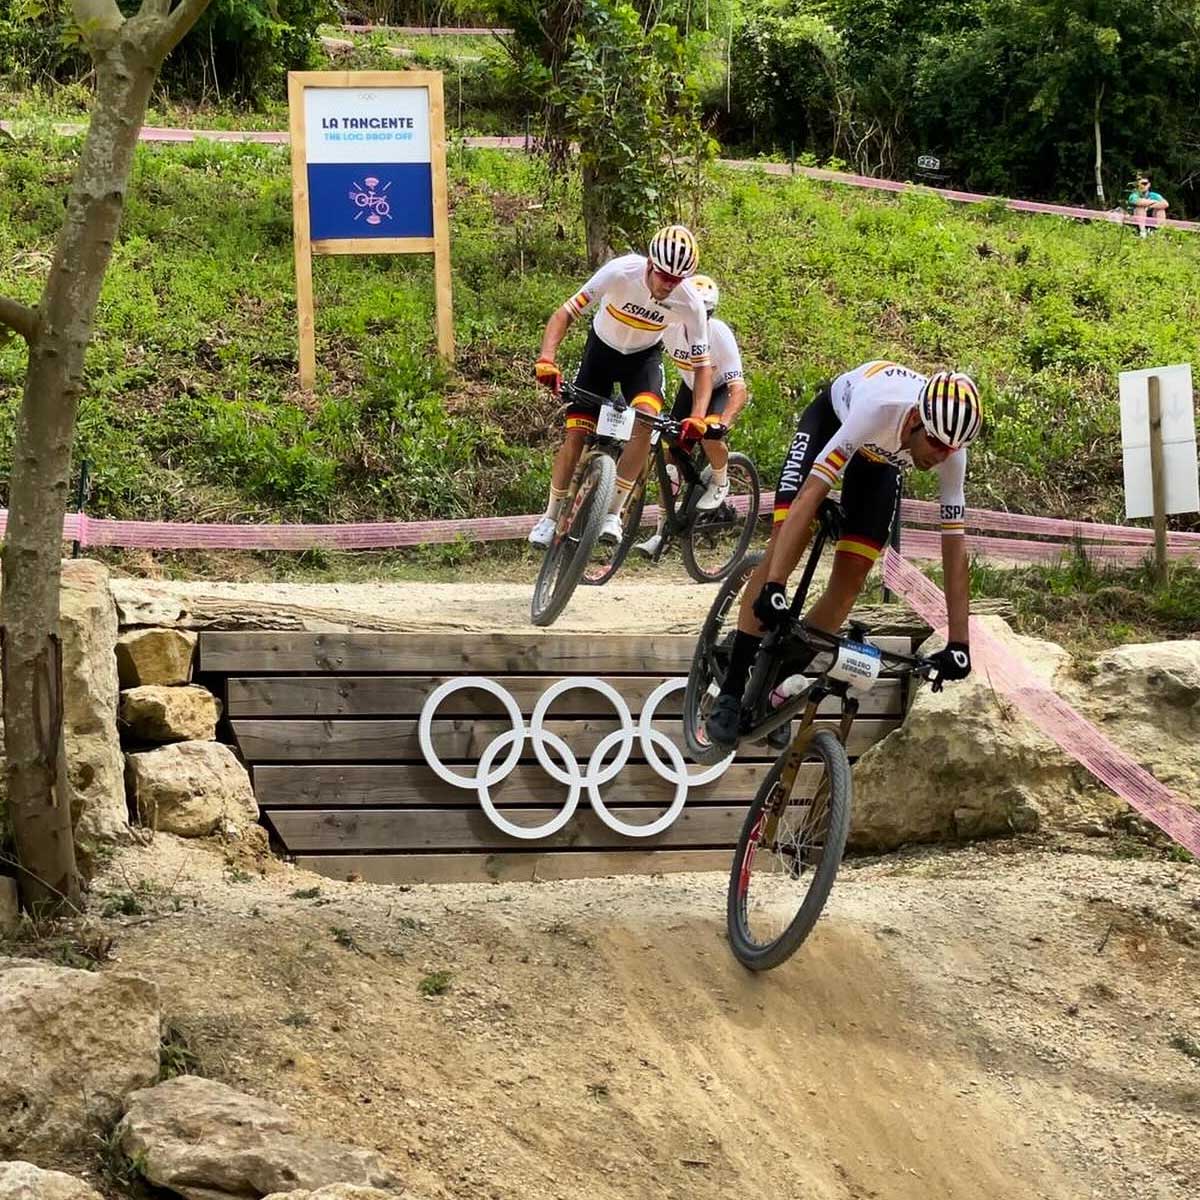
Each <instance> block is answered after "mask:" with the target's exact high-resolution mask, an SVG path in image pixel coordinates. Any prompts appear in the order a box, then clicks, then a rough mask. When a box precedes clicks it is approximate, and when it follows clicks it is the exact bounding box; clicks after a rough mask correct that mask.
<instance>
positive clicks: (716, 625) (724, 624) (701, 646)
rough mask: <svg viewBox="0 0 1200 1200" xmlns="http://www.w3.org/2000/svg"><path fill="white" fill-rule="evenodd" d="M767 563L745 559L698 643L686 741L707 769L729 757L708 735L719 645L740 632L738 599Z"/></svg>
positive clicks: (757, 556) (686, 708)
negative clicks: (706, 728) (708, 706)
mask: <svg viewBox="0 0 1200 1200" xmlns="http://www.w3.org/2000/svg"><path fill="white" fill-rule="evenodd" d="M762 560H763V551H761V550H760V551H757V552H756V553H754V554H747V555H745V556H744V557H743V558H742V559H741V561H740V562H739V563H737V564H736V565H735V567H734V569H733V570H732V571H731V572H730V573H729V574H728V575H727V576H726V577H725V579H724V580H723V581H722V583H721V586H720V587H719V588H718V589H717V594H716V596H715V598H714V599H713V602H712V604H711V605H710V607H709V610H708V615H707V616H706V617H705V618H704V624H703V626H701V629H700V636H699V637H698V638H697V639H696V649H695V651H694V652H693V654H692V665H691V668H690V669H689V671H688V680H687V688H686V690H685V691H684V695H683V741H684V744H685V745H686V746H687V752H688V755H689V756H690V757H691V758H692V759H694V760H695V761H696V762H698V763H702V764H703V765H704V766H710V767H711V766H715V765H716V764H717V763H718V762H720V761H721V759H723V758H724V757H725V756H726V755H727V754H728V753H729V751H728V750H722V749H720V748H719V747H716V746H714V745H713V744H712V742H710V741H709V740H708V735H707V734H706V733H705V732H704V722H705V720H706V719H707V716H708V714H707V712H706V711H705V700H706V698H707V697H708V689H709V685H710V684H711V683H713V682H716V683H718V684H719V683H720V682H721V680H722V679H723V678H724V672H723V671H717V670H716V669H715V667H714V652H715V650H716V648H717V645H718V643H720V642H721V641H723V640H724V639H725V638H726V637H727V636H728V635H732V633H733V631H734V630H735V629H736V628H737V609H738V596H739V594H740V593H741V590H742V588H744V587H745V586H746V581H747V580H748V579H749V578H750V576H751V575H753V574H754V571H755V569H756V568H757V567H758V564H759V563H760V562H762Z"/></svg>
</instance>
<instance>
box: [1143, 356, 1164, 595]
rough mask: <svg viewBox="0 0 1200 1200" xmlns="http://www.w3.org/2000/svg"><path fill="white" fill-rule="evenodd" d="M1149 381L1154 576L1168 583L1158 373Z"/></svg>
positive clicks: (1160, 583) (1160, 582)
mask: <svg viewBox="0 0 1200 1200" xmlns="http://www.w3.org/2000/svg"><path fill="white" fill-rule="evenodd" d="M1146 382H1147V390H1148V400H1149V409H1150V413H1149V416H1150V494H1151V499H1152V503H1153V505H1154V578H1155V580H1156V581H1157V582H1158V584H1159V585H1160V586H1161V585H1162V584H1165V583H1166V582H1167V477H1166V474H1165V468H1164V467H1163V433H1162V393H1161V389H1160V385H1159V381H1158V376H1157V375H1151V376H1150V378H1149V379H1148V380H1147V381H1146Z"/></svg>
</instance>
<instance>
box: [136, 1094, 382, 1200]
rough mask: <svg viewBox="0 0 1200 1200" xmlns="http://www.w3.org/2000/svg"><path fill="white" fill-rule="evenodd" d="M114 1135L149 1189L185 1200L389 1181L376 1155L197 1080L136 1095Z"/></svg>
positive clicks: (260, 1103) (254, 1099)
mask: <svg viewBox="0 0 1200 1200" xmlns="http://www.w3.org/2000/svg"><path fill="white" fill-rule="evenodd" d="M117 1136H118V1138H119V1139H120V1145H121V1149H122V1150H123V1151H124V1153H125V1154H126V1155H127V1156H128V1157H130V1158H135V1157H136V1158H137V1160H138V1161H139V1163H140V1164H141V1170H142V1174H143V1175H144V1176H145V1177H146V1178H147V1179H148V1180H149V1181H150V1182H151V1183H153V1184H155V1185H157V1186H158V1187H165V1188H170V1189H171V1190H172V1191H174V1192H178V1193H179V1195H181V1196H183V1197H185V1200H231V1198H232V1197H243V1196H261V1195H264V1194H267V1193H271V1192H283V1193H285V1194H286V1193H288V1192H293V1191H301V1192H303V1190H304V1189H309V1190H310V1191H312V1190H315V1189H322V1188H325V1187H326V1186H327V1185H330V1184H334V1183H342V1184H345V1183H346V1182H352V1183H357V1184H360V1185H363V1186H367V1187H377V1188H380V1187H383V1188H385V1187H389V1186H391V1185H392V1184H393V1183H394V1182H395V1180H394V1178H393V1176H392V1175H391V1173H390V1172H389V1171H388V1170H387V1168H386V1167H385V1166H384V1164H383V1161H382V1160H381V1159H380V1157H379V1155H378V1154H376V1153H375V1151H373V1150H361V1149H358V1148H357V1147H353V1146H346V1145H343V1144H341V1143H339V1142H333V1141H330V1140H328V1139H326V1138H322V1137H317V1136H315V1135H313V1134H311V1133H309V1132H307V1131H306V1130H304V1129H303V1128H302V1127H301V1126H300V1125H299V1123H298V1122H297V1121H296V1120H295V1118H294V1117H292V1115H291V1114H290V1113H289V1112H288V1111H287V1110H286V1109H283V1108H280V1107H279V1106H278V1105H277V1104H272V1103H270V1102H269V1101H267V1100H261V1099H259V1098H258V1097H256V1096H248V1095H246V1094H245V1093H244V1092H239V1091H237V1090H235V1089H234V1088H231V1087H228V1086H226V1085H225V1084H223V1083H218V1082H217V1081H216V1080H213V1079H201V1078H200V1077H199V1076H195V1075H181V1076H179V1077H178V1078H175V1079H170V1080H168V1081H167V1082H166V1083H160V1084H159V1085H158V1086H157V1087H153V1088H147V1089H145V1090H143V1091H139V1092H135V1093H134V1094H133V1095H132V1096H131V1097H130V1099H129V1107H128V1109H127V1111H126V1113H125V1116H124V1118H123V1119H122V1121H121V1123H120V1125H119V1126H118V1127H117ZM334 1195H335V1196H336V1195H337V1193H334ZM343 1195H345V1193H343ZM351 1195H352V1193H351ZM322 1200H325V1198H324V1196H322ZM354 1200H362V1198H360V1197H355V1198H354Z"/></svg>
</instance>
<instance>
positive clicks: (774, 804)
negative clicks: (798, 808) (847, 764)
mask: <svg viewBox="0 0 1200 1200" xmlns="http://www.w3.org/2000/svg"><path fill="white" fill-rule="evenodd" d="M814 691H816V692H818V694H815V695H814V694H813V693H812V692H810V693H809V698H808V703H807V704H806V705H805V706H804V716H802V717H801V718H800V727H799V728H798V729H797V730H796V736H795V737H793V738H792V744H791V745H790V746H789V747H788V748H787V750H785V751H784V753H785V754H786V755H787V761H786V762H785V763H784V764H783V770H782V771H780V773H779V778H778V779H777V780H775V786H774V787H773V788H772V789H771V795H770V798H769V799H768V801H767V803H766V804H765V805H764V808H765V811H766V819H765V821H764V822H763V828H762V836H761V838H760V842H761V843H765V844H766V845H771V844H772V843H773V842H774V840H775V829H776V827H777V826H778V824H779V818H780V817H782V816H783V812H784V809H786V808H787V805H788V800H789V798H790V797H791V794H792V789H793V788H794V787H795V786H796V776H797V775H799V774H800V767H801V765H802V764H803V762H804V759H805V757H806V755H807V754H808V747H809V745H810V744H811V743H812V739H813V732H814V730H813V722H814V721H815V720H816V718H817V709H818V708H819V707H820V705H821V701H822V700H823V699H824V698H825V692H824V691H821V690H819V689H814Z"/></svg>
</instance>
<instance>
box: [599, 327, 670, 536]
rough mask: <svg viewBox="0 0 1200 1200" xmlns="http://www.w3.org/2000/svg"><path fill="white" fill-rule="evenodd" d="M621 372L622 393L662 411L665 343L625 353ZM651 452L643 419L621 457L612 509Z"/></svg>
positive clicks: (648, 409) (618, 504) (614, 510)
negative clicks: (663, 351)
mask: <svg viewBox="0 0 1200 1200" xmlns="http://www.w3.org/2000/svg"><path fill="white" fill-rule="evenodd" d="M625 359H626V361H625V363H624V364H623V366H624V370H623V372H622V375H621V380H620V383H621V394H622V395H623V396H624V397H625V399H626V400H627V401H628V402H629V403H630V404H632V405H633V407H634V408H636V409H638V410H639V411H640V412H644V413H649V414H650V415H651V416H658V414H659V413H660V412H662V406H663V395H664V394H665V392H666V376H665V375H664V374H663V365H662V345H661V343H660V344H659V345H657V346H651V347H650V348H649V349H648V350H639V351H638V352H637V353H635V354H629V355H626V356H625ZM649 453H650V427H649V426H648V425H644V424H643V423H642V422H641V421H639V422H637V424H636V425H634V427H633V436H632V437H631V438H630V439H629V441H627V442H626V443H625V449H624V450H622V451H621V457H620V458H619V459H618V460H617V488H616V492H615V493H614V495H613V502H612V508H611V509H610V510H609V511H610V512H611V513H614V514H619V513H620V512H621V509H622V508H623V507H624V504H625V501H626V499H628V497H629V493H630V492H631V491H633V488H634V485H635V484H636V483H637V481H638V478H639V477H640V476H641V473H642V468H643V467H645V465H646V456H647V455H648V454H649Z"/></svg>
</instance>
